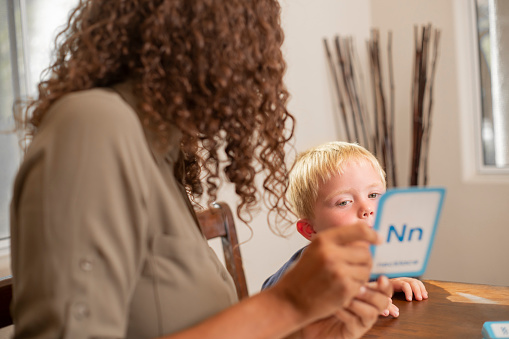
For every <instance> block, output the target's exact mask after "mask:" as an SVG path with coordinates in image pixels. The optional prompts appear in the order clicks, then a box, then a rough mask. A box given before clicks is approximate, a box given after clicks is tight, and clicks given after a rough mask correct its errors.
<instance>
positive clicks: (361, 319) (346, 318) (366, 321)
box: [291, 277, 392, 339]
mask: <svg viewBox="0 0 509 339" xmlns="http://www.w3.org/2000/svg"><path fill="white" fill-rule="evenodd" d="M391 293H392V288H391V285H390V283H389V281H388V279H387V278H386V277H380V278H379V279H378V281H377V282H376V283H375V285H373V284H370V285H369V286H368V285H367V286H365V287H363V288H361V290H360V292H359V294H358V295H357V297H356V298H354V299H353V300H352V302H351V303H350V305H349V306H348V307H347V308H342V309H340V310H338V311H336V312H335V313H334V315H332V316H329V317H327V318H325V319H321V320H318V321H316V322H314V323H312V324H310V325H308V326H306V327H305V328H303V329H302V330H301V331H300V332H298V333H296V334H295V335H293V336H292V337H291V338H302V339H307V338H309V339H311V338H338V339H339V338H341V339H349V338H359V337H361V336H362V335H364V334H365V333H366V332H367V331H368V330H369V329H370V328H371V327H372V326H373V324H374V323H375V322H376V320H377V319H378V316H379V314H380V313H381V312H382V310H385V309H387V308H388V307H389V300H390V298H389V297H388V296H389V295H390V294H391Z"/></svg>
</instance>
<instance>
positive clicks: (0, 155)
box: [0, 0, 78, 255]
mask: <svg viewBox="0 0 509 339" xmlns="http://www.w3.org/2000/svg"><path fill="white" fill-rule="evenodd" d="M77 3H78V0H0V255H2V254H7V253H8V244H9V204H10V199H11V191H12V184H13V179H14V176H15V174H16V171H17V169H18V165H19V161H20V159H21V150H20V148H19V147H18V140H17V136H16V134H15V133H14V132H13V130H14V118H13V115H12V108H13V103H14V101H15V99H19V98H24V97H26V96H33V95H34V94H35V89H36V85H37V83H38V82H39V80H40V75H41V72H42V71H43V70H44V69H45V68H46V67H47V66H48V65H49V63H50V58H51V50H52V49H53V46H54V40H55V36H56V33H57V32H58V31H60V30H61V29H62V28H63V26H64V25H65V24H66V23H67V17H68V14H69V11H70V10H71V9H72V8H73V7H74V6H75V5H76V4H77ZM2 251H3V253H2Z"/></svg>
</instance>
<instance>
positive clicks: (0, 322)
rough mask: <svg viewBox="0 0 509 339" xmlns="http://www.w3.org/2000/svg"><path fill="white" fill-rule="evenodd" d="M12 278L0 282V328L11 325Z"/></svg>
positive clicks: (8, 277)
mask: <svg viewBox="0 0 509 339" xmlns="http://www.w3.org/2000/svg"><path fill="white" fill-rule="evenodd" d="M11 300H12V277H11V276H7V277H5V278H2V279H1V280H0V328H3V327H7V326H9V325H12V318H11V310H10V306H11Z"/></svg>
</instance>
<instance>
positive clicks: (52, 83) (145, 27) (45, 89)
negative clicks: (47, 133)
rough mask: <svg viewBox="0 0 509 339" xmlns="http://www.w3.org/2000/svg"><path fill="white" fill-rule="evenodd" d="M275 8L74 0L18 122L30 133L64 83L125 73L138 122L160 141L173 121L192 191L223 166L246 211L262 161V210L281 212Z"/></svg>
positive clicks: (108, 82)
mask: <svg viewBox="0 0 509 339" xmlns="http://www.w3.org/2000/svg"><path fill="white" fill-rule="evenodd" d="M280 11H281V9H280V6H279V4H278V1H277V0H256V1H245V0H224V1H221V0H152V1H146V0H108V1H103V0H82V1H80V3H79V5H78V7H77V8H76V9H75V10H74V11H73V13H72V15H71V17H70V19H69V22H68V25H67V27H66V28H65V30H64V31H63V32H61V33H60V34H59V35H58V36H57V39H56V51H57V53H56V59H55V61H54V62H53V63H52V65H51V66H50V67H49V68H48V69H47V70H46V72H47V74H48V75H49V76H48V77H47V80H44V81H42V82H41V83H40V84H39V86H38V91H39V96H38V98H37V99H36V100H33V101H32V102H31V103H30V104H29V105H28V107H27V108H26V110H25V112H24V114H26V116H30V118H29V119H27V125H28V127H29V129H28V132H27V133H28V135H29V136H33V135H35V134H36V133H37V127H38V126H39V124H40V123H41V121H42V120H43V119H44V116H45V114H46V112H47V111H48V108H49V107H50V106H51V105H52V104H53V103H54V102H55V101H57V100H58V99H60V98H61V97H62V96H64V95H65V94H67V93H70V92H75V91H80V90H85V89H90V88H92V87H108V86H112V85H114V84H116V83H119V82H123V81H126V80H132V81H133V82H134V84H135V88H134V91H135V93H137V94H138V96H139V99H141V100H140V102H141V103H140V106H139V107H138V108H139V110H140V111H141V112H142V113H143V116H144V118H143V119H142V124H143V125H144V126H145V127H146V128H149V129H150V130H152V131H153V132H154V133H156V134H157V135H158V144H159V145H160V146H161V147H163V146H164V145H165V144H166V143H167V140H168V138H169V133H170V132H169V131H170V126H171V125H175V126H177V127H178V129H180V130H181V131H182V133H183V138H182V142H181V159H180V161H181V163H180V165H182V163H184V164H185V166H183V167H180V168H185V170H184V171H176V173H177V174H176V176H177V177H178V179H179V180H181V181H182V182H183V183H184V184H185V185H186V188H187V189H188V192H189V193H190V195H191V196H192V197H200V196H202V194H203V193H204V192H205V190H204V186H205V188H206V192H207V195H208V197H209V201H213V200H215V199H216V198H217V192H218V188H219V187H220V185H221V183H222V180H221V176H222V174H221V173H222V172H224V174H225V177H226V178H227V179H228V180H229V181H231V182H232V183H233V184H234V185H235V192H236V194H237V195H238V196H239V197H240V203H239V206H238V208H237V215H238V216H239V217H240V218H241V219H242V220H244V221H247V220H249V219H250V218H251V215H252V211H253V210H254V207H255V205H257V203H258V201H259V200H260V199H261V197H260V196H259V192H258V189H257V186H256V183H255V177H258V174H260V173H263V174H264V180H263V192H264V194H263V200H265V202H266V203H267V205H268V207H269V216H270V215H271V214H272V215H274V214H275V215H276V218H277V217H283V219H284V220H289V219H288V218H287V208H286V200H285V198H284V195H285V191H286V188H287V167H286V165H285V149H284V147H285V145H286V144H287V142H288V141H289V140H290V139H291V138H292V137H293V132H294V117H293V116H292V115H291V114H290V113H289V112H288V111H287V109H286V104H287V100H288V92H287V90H286V88H285V86H284V84H283V74H284V72H285V69H286V64H285V62H284V59H283V56H282V52H281V44H282V43H283V38H284V35H283V31H282V28H281V25H280ZM223 150H224V152H223ZM223 154H225V155H223ZM225 157H226V159H225ZM202 171H204V172H205V173H204V177H203V178H204V181H202V180H201V172H202ZM269 225H271V226H274V225H272V224H271V223H270V222H269ZM272 228H273V227H272ZM273 230H278V228H277V227H276V228H273Z"/></svg>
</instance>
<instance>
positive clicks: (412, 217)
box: [371, 187, 445, 279]
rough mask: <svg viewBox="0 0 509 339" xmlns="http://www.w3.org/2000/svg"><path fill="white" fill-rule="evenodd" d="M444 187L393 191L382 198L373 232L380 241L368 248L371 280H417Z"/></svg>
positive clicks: (420, 272) (428, 248) (433, 233)
mask: <svg viewBox="0 0 509 339" xmlns="http://www.w3.org/2000/svg"><path fill="white" fill-rule="evenodd" d="M444 196H445V189H444V188H427V187H424V188H423V187H411V188H404V189H401V188H395V189H389V190H387V192H386V193H385V194H384V195H382V197H381V198H380V201H379V203H378V209H377V215H376V219H375V225H374V229H375V230H376V231H377V232H378V233H379V235H380V236H381V238H382V240H383V242H382V244H380V245H378V246H372V247H371V253H372V255H373V268H372V271H371V279H375V278H376V277H378V276H379V275H385V276H387V277H389V278H394V277H418V276H421V275H422V274H423V273H424V271H425V270H426V266H427V264H428V259H429V255H430V252H431V248H432V246H433V241H434V238H435V232H436V229H437V224H438V220H439V217H440V212H441V210H442V203H443V201H444Z"/></svg>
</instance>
